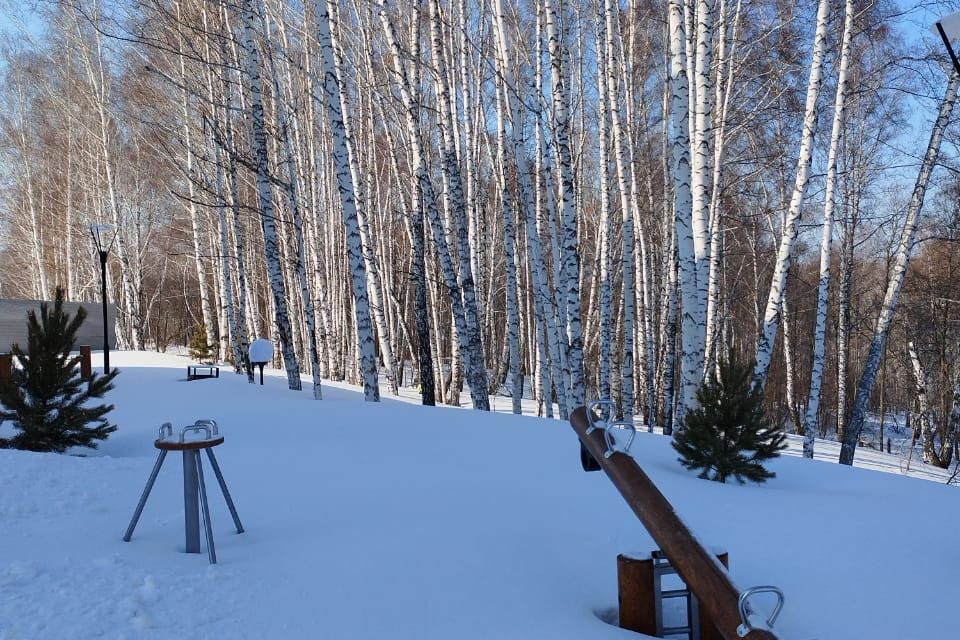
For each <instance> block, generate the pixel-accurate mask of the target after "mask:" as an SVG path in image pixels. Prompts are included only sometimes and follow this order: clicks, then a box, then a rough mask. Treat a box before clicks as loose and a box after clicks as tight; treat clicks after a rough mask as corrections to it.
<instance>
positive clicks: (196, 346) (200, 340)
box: [188, 322, 213, 362]
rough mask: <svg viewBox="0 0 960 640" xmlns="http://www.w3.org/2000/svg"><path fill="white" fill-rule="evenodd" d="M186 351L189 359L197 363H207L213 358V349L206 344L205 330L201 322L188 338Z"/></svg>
mask: <svg viewBox="0 0 960 640" xmlns="http://www.w3.org/2000/svg"><path fill="white" fill-rule="evenodd" d="M188 350H189V352H190V357H191V358H193V359H194V360H196V361H197V362H209V361H210V359H211V358H212V357H213V349H212V348H211V347H210V345H209V344H207V328H206V326H205V325H204V324H203V323H202V322H201V323H200V324H198V325H197V326H196V328H195V329H194V331H193V334H192V335H191V336H190V346H189V347H188Z"/></svg>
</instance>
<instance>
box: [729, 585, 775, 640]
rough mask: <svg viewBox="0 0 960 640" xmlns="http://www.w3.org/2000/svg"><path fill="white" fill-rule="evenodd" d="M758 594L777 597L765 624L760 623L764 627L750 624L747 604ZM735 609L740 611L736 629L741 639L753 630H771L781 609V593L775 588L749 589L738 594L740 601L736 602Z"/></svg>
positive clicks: (767, 586)
mask: <svg viewBox="0 0 960 640" xmlns="http://www.w3.org/2000/svg"><path fill="white" fill-rule="evenodd" d="M758 593H773V594H776V596H777V604H776V606H775V607H774V608H773V611H772V612H771V613H770V615H769V616H768V617H767V621H766V623H761V624H763V625H764V626H763V627H758V626H756V624H755V623H754V622H751V618H752V617H753V616H751V614H750V611H749V608H750V607H749V603H748V600H750V598H751V597H753V596H755V595H756V594H758ZM737 609H739V611H740V626H739V627H737V635H738V636H740V637H741V638H745V637H746V636H747V634H748V633H750V632H751V631H754V630H764V631H769V630H770V629H772V628H773V623H774V622H776V621H777V616H779V615H780V610H781V609H783V591H781V590H780V589H778V588H777V587H774V586H770V585H765V586H760V587H750V588H749V589H747V590H746V591H744V592H743V593H741V594H740V599H739V600H737ZM764 627H765V628H764Z"/></svg>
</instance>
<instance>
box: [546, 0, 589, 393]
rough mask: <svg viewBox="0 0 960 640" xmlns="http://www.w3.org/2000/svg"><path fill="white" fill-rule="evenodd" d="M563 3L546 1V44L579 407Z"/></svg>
mask: <svg viewBox="0 0 960 640" xmlns="http://www.w3.org/2000/svg"><path fill="white" fill-rule="evenodd" d="M556 2H560V3H561V6H562V2H563V0H544V10H545V12H546V27H547V41H548V49H549V53H550V79H551V80H550V85H551V93H552V97H553V118H552V126H553V135H554V138H555V140H556V145H557V157H558V165H559V172H560V194H561V207H562V221H563V247H562V251H561V253H560V262H561V265H562V266H561V273H562V277H561V280H560V281H558V282H557V283H556V285H557V287H558V288H560V289H561V290H562V294H563V297H564V298H565V300H564V307H565V311H566V322H567V337H568V342H569V345H570V346H569V350H568V354H567V361H568V362H567V364H568V366H569V368H570V395H569V398H568V403H569V405H570V406H572V407H579V406H581V405H583V404H584V401H585V389H584V379H583V336H582V331H581V326H580V256H579V254H578V251H577V211H576V206H575V203H574V198H575V194H574V182H573V155H572V153H571V150H570V116H569V107H568V104H569V97H568V92H567V84H566V77H565V75H564V74H565V73H566V71H565V64H564V62H565V58H566V52H565V45H564V43H563V34H562V32H561V30H560V25H559V16H558V11H557V8H556V6H555V3H556Z"/></svg>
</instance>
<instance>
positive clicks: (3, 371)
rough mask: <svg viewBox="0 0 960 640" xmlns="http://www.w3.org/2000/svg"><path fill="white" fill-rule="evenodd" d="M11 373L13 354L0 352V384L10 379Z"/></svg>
mask: <svg viewBox="0 0 960 640" xmlns="http://www.w3.org/2000/svg"><path fill="white" fill-rule="evenodd" d="M12 373H13V354H12V353H0V384H2V383H4V382H6V381H7V380H9V379H10V375H11V374H12Z"/></svg>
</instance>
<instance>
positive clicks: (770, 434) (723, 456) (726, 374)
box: [673, 354, 787, 484]
mask: <svg viewBox="0 0 960 640" xmlns="http://www.w3.org/2000/svg"><path fill="white" fill-rule="evenodd" d="M752 374H753V364H752V363H751V364H742V363H739V362H737V361H736V359H735V358H734V356H733V354H730V355H729V356H727V358H726V360H723V361H722V362H721V363H720V367H719V372H714V373H712V374H711V375H710V376H709V377H708V379H707V380H706V381H704V383H703V384H702V385H700V388H699V389H697V401H698V404H699V406H698V407H697V408H696V409H691V410H689V411H688V412H687V414H686V417H685V418H684V429H683V431H681V432H679V433H678V434H677V435H676V436H675V437H674V440H673V448H674V449H676V450H677V452H678V453H679V454H680V458H679V460H680V463H681V464H683V466H685V467H686V468H688V469H694V470H696V469H700V470H701V472H700V474H699V477H701V478H707V479H709V480H716V481H717V482H726V481H727V478H729V477H730V476H733V477H734V478H736V479H737V481H738V482H739V483H740V484H743V482H744V480H751V481H753V482H764V481H765V480H767V479H768V478H772V477H774V476H775V475H776V474H774V473H773V472H772V471H768V470H767V469H765V468H764V466H763V463H764V462H765V461H766V460H770V459H771V458H775V457H777V456H778V455H780V454H779V451H780V450H781V449H783V448H784V447H785V446H786V440H787V437H786V435H784V433H783V431H782V430H781V429H778V428H777V427H775V426H773V424H772V423H771V422H770V421H769V420H768V419H767V418H766V416H765V415H764V413H763V406H762V403H763V392H762V391H761V390H760V389H759V388H758V387H755V386H754V385H753V382H752Z"/></svg>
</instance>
